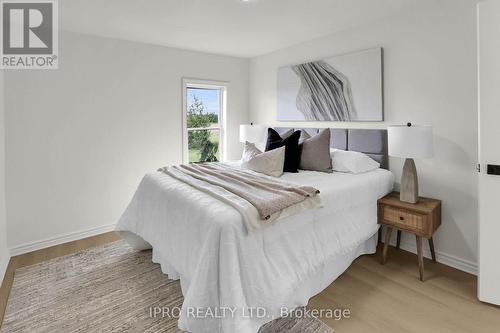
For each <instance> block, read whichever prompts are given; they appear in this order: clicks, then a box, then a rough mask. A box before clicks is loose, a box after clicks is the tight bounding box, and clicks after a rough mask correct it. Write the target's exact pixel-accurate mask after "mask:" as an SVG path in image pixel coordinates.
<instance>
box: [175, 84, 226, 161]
mask: <svg viewBox="0 0 500 333" xmlns="http://www.w3.org/2000/svg"><path fill="white" fill-rule="evenodd" d="M228 87H229V83H228V82H226V81H214V80H201V79H190V78H183V79H182V162H183V163H189V147H188V130H190V129H188V128H187V88H201V89H219V91H220V93H219V105H220V112H219V127H217V128H214V127H210V128H196V130H204V129H206V130H214V129H217V130H219V133H220V140H219V158H220V160H221V161H225V158H226V139H227V137H226V118H227V117H226V114H227V90H228Z"/></svg>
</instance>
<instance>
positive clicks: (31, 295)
mask: <svg viewBox="0 0 500 333" xmlns="http://www.w3.org/2000/svg"><path fill="white" fill-rule="evenodd" d="M182 300H183V298H182V293H181V289H180V284H179V282H178V281H173V280H169V279H168V278H167V276H166V275H164V274H162V272H161V270H160V266H159V265H158V264H154V263H152V262H151V251H143V252H136V251H135V250H133V249H131V248H130V247H129V246H128V245H127V244H126V243H125V242H123V241H118V242H114V243H110V244H107V245H104V246H99V247H95V248H92V249H88V250H85V251H81V252H78V253H75V254H71V255H67V256H64V257H59V258H56V259H52V260H49V261H46V262H42V263H40V264H36V265H33V266H29V267H23V268H20V269H18V270H16V274H15V277H14V284H13V286H12V290H11V293H10V297H9V301H8V304H7V309H6V313H5V318H4V323H3V325H2V328H1V329H0V332H1V333H7V332H9V333H12V332H16V333H17V332H23V333H24V332H29V333H35V332H44V333H45V332H46V333H73V332H102V333H107V332H127V333H130V332H150V333H153V332H181V331H180V330H179V329H178V328H177V320H176V319H171V318H161V317H160V316H158V317H157V318H152V317H151V316H150V307H154V306H163V307H175V306H181V305H182ZM271 332H276V333H277V332H280V333H281V332H291V333H292V332H293V333H299V332H307V333H331V332H333V331H332V330H331V329H330V328H328V327H327V326H326V325H325V324H323V323H322V322H321V321H319V320H316V319H305V318H300V319H298V318H286V319H285V318H281V319H277V320H275V321H273V322H271V323H268V324H266V325H264V326H263V327H262V328H261V329H260V331H259V333H271ZM235 333H236V332H235Z"/></svg>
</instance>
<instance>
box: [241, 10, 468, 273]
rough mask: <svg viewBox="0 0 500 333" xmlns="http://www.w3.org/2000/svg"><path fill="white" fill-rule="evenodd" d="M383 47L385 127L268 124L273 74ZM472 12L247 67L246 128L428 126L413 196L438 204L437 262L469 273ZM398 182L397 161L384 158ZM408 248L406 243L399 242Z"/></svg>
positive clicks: (408, 19)
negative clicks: (427, 145) (427, 155)
mask: <svg viewBox="0 0 500 333" xmlns="http://www.w3.org/2000/svg"><path fill="white" fill-rule="evenodd" d="M377 46H381V47H383V48H384V103H385V121H384V122H379V123H325V122H324V123H318V122H302V123H299V124H298V123H286V122H280V123H278V122H276V85H277V82H276V81H277V69H278V67H280V66H284V65H290V64H295V63H301V62H304V61H308V60H315V59H321V58H324V57H329V56H333V55H337V54H343V53H346V52H352V51H358V50H362V49H367V48H372V47H377ZM476 88H477V87H476V9H475V2H474V1H469V0H444V1H436V2H435V3H434V4H432V5H431V6H430V7H429V8H428V9H426V10H423V11H420V12H413V13H411V14H406V15H404V16H400V17H397V18H394V19H390V20H385V21H383V22H379V23H377V24H371V25H369V26H364V27H360V28H356V29H353V30H349V31H345V32H342V33H338V34H334V35H330V36H327V37H324V38H320V39H317V40H313V41H310V42H306V43H302V44H300V45H296V46H293V47H290V48H286V49H283V50H279V51H276V52H273V53H271V54H267V55H264V56H261V57H257V58H254V59H252V60H251V63H250V95H249V105H250V108H249V110H250V115H249V121H253V122H256V123H263V124H279V125H280V126H295V127H298V126H308V127H357V128H385V127H386V126H387V125H390V124H402V123H406V122H407V121H411V122H413V123H415V124H426V125H432V126H434V133H435V157H434V158H433V159H429V160H418V161H416V163H417V168H418V171H419V178H420V186H421V194H422V195H425V196H430V197H435V198H439V199H442V200H443V224H442V226H441V227H440V229H439V230H438V231H437V234H436V235H435V244H436V250H437V251H438V260H441V261H443V262H446V263H448V264H451V265H454V266H456V267H460V268H462V269H465V270H468V271H475V267H476V263H477V227H478V222H477V175H476V171H475V166H476V163H477V104H476V101H477V89H476ZM390 164H391V170H392V171H393V172H394V173H395V175H396V179H398V180H399V178H400V176H401V170H402V165H403V160H402V159H396V158H391V161H390ZM403 242H404V244H403V245H404V246H405V247H406V248H408V249H414V248H415V246H414V242H415V240H414V237H409V236H408V235H407V236H406V237H405V238H404V239H403Z"/></svg>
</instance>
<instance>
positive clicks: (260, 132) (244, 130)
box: [240, 125, 267, 143]
mask: <svg viewBox="0 0 500 333" xmlns="http://www.w3.org/2000/svg"><path fill="white" fill-rule="evenodd" d="M266 130H267V127H266V126H263V125H240V142H245V141H248V142H251V143H260V142H264V141H265V140H266Z"/></svg>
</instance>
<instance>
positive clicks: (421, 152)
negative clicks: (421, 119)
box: [387, 126, 434, 158]
mask: <svg viewBox="0 0 500 333" xmlns="http://www.w3.org/2000/svg"><path fill="white" fill-rule="evenodd" d="M387 135H388V141H389V155H390V156H396V157H403V158H429V157H432V155H433V154H434V147H433V136H432V127H431V126H389V127H388V128H387Z"/></svg>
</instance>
